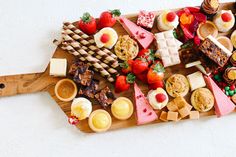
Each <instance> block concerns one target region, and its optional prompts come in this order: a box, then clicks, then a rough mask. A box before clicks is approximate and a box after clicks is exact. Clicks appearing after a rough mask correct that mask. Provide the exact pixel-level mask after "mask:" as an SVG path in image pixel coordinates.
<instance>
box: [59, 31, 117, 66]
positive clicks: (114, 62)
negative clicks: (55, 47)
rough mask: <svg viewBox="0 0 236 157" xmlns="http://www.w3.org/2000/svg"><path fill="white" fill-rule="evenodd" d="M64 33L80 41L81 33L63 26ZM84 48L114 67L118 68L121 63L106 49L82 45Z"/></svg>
mask: <svg viewBox="0 0 236 157" xmlns="http://www.w3.org/2000/svg"><path fill="white" fill-rule="evenodd" d="M62 33H64V34H67V35H68V36H69V37H71V38H73V39H74V40H76V41H77V42H80V39H81V37H80V36H79V35H77V34H75V33H74V32H73V31H71V30H70V29H69V28H67V27H63V31H62ZM67 38H68V37H67ZM82 48H83V49H84V50H86V51H87V52H88V53H89V54H91V55H92V56H94V57H96V58H97V59H99V60H102V61H103V62H104V63H107V64H109V65H111V66H112V67H113V68H116V67H117V66H118V65H119V64H118V61H117V60H116V59H114V58H112V57H111V56H109V55H108V54H107V53H105V52H104V51H101V50H100V49H97V50H93V49H92V48H91V46H89V47H87V46H82Z"/></svg>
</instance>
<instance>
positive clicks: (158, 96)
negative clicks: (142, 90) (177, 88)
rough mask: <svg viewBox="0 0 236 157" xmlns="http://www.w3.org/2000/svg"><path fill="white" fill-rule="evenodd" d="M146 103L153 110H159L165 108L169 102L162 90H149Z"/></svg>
mask: <svg viewBox="0 0 236 157" xmlns="http://www.w3.org/2000/svg"><path fill="white" fill-rule="evenodd" d="M147 97H148V101H149V103H150V105H151V106H152V108H153V109H157V110H160V109H162V108H163V107H165V106H166V105H167V103H168V101H169V98H168V95H167V93H166V91H165V90H164V89H162V88H157V89H156V90H150V91H149V92H148V95H147Z"/></svg>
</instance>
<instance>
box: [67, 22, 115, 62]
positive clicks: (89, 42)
mask: <svg viewBox="0 0 236 157" xmlns="http://www.w3.org/2000/svg"><path fill="white" fill-rule="evenodd" d="M63 24H64V27H67V28H69V29H70V30H71V31H73V32H74V33H75V34H77V35H78V36H79V37H81V38H80V39H78V40H80V43H82V44H83V45H85V46H88V47H91V48H92V50H97V49H99V48H98V47H97V46H95V45H96V44H95V41H94V38H93V37H92V36H88V35H87V34H85V33H83V32H82V31H81V30H79V29H78V28H76V27H75V26H74V25H73V24H72V23H70V22H64V23H63ZM101 50H102V51H104V52H105V53H107V54H108V55H109V56H111V57H112V58H114V59H116V60H117V59H118V58H117V56H116V55H115V54H113V53H112V52H111V51H110V50H108V49H106V48H104V47H103V48H101Z"/></svg>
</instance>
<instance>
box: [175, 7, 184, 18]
mask: <svg viewBox="0 0 236 157" xmlns="http://www.w3.org/2000/svg"><path fill="white" fill-rule="evenodd" d="M183 13H185V11H184V10H183V9H181V10H178V11H177V12H176V14H177V15H178V16H179V17H180V16H181V15H182V14H183Z"/></svg>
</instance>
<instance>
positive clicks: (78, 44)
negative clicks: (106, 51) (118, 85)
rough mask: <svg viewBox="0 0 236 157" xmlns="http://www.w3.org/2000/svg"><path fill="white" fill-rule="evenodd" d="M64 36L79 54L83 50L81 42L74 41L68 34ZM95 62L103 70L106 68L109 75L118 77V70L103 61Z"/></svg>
mask: <svg viewBox="0 0 236 157" xmlns="http://www.w3.org/2000/svg"><path fill="white" fill-rule="evenodd" d="M62 36H63V39H65V41H66V42H67V43H68V44H70V45H71V46H72V47H74V48H75V49H76V48H77V51H78V52H79V50H80V49H82V48H81V47H82V45H81V44H80V43H79V42H77V41H75V40H73V39H72V38H71V37H70V36H68V35H67V34H62ZM83 50H84V49H83ZM85 52H86V53H87V51H85ZM88 54H90V53H89V52H88ZM89 56H91V55H89ZM91 57H92V56H91ZM95 60H96V62H97V63H98V64H100V65H101V66H102V67H103V68H105V69H106V70H107V71H108V72H109V73H111V74H113V75H115V76H117V75H118V71H117V70H116V69H114V68H111V67H109V66H108V65H107V64H105V63H103V62H101V61H100V60H98V59H97V58H95Z"/></svg>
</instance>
